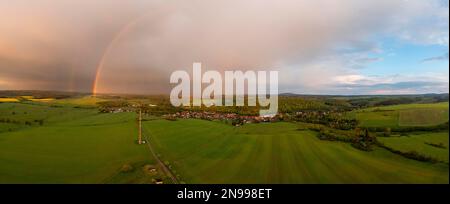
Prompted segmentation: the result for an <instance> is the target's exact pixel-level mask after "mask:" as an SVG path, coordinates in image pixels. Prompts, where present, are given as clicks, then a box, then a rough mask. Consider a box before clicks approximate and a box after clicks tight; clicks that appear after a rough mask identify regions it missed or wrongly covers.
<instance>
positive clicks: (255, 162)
mask: <svg viewBox="0 0 450 204" xmlns="http://www.w3.org/2000/svg"><path fill="white" fill-rule="evenodd" d="M145 127H146V128H145V130H146V131H148V134H150V135H151V136H150V137H151V139H150V140H151V142H153V144H154V145H155V146H156V148H157V149H158V151H159V152H161V156H162V157H163V158H164V159H166V160H167V161H169V162H170V163H172V164H173V166H174V168H175V169H177V172H178V173H179V174H180V175H183V176H182V179H184V180H185V181H186V182H187V183H441V182H442V183H447V182H448V165H441V164H437V165H436V164H428V163H422V162H418V161H413V160H409V159H405V158H402V157H401V156H398V155H395V154H392V153H390V152H388V151H386V150H383V149H376V150H375V151H372V152H363V151H359V150H356V149H354V148H352V147H351V146H350V145H349V144H345V143H339V142H330V141H321V140H319V139H317V137H315V133H314V132H311V131H299V130H297V129H298V128H299V127H298V125H295V124H291V123H274V124H251V125H245V126H243V127H240V128H235V127H230V126H228V125H225V124H222V123H217V122H210V121H201V120H180V121H175V122H174V121H165V120H155V121H148V122H146V123H145ZM447 137H448V135H447ZM447 153H448V150H447ZM417 175H420V176H417Z"/></svg>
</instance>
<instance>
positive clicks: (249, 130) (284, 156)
mask: <svg viewBox="0 0 450 204" xmlns="http://www.w3.org/2000/svg"><path fill="white" fill-rule="evenodd" d="M1 99H2V100H3V101H0V183H155V181H156V180H162V181H164V183H171V180H170V179H169V177H168V175H166V174H165V173H164V171H163V169H162V166H166V167H168V168H169V169H170V171H171V173H172V174H173V175H175V176H176V177H178V180H179V181H180V182H181V183H449V163H448V162H449V156H448V155H449V149H448V148H449V133H448V129H447V130H436V131H417V130H414V131H409V132H392V133H390V134H389V135H388V136H379V137H377V141H378V142H379V143H382V144H383V145H384V146H385V147H388V148H390V149H391V150H395V151H399V152H406V153H408V152H412V151H414V152H416V153H417V154H419V155H424V156H426V157H432V158H435V159H436V160H437V161H438V162H427V161H419V160H415V159H411V158H408V157H405V156H404V155H402V154H399V153H395V152H393V151H390V150H389V149H387V148H383V147H381V146H375V147H374V149H373V150H372V151H363V150H360V149H357V148H355V147H354V146H352V144H351V143H348V142H343V141H328V140H321V139H319V137H318V135H319V133H318V132H317V131H314V130H312V129H311V128H309V127H310V125H312V124H311V123H304V122H295V121H284V122H271V123H251V124H244V125H242V126H239V127H236V126H233V125H232V124H231V122H230V121H228V122H225V121H208V120H199V119H175V120H168V119H165V118H164V117H163V116H161V115H147V116H145V120H144V121H143V134H144V135H145V136H146V137H147V138H148V139H149V140H148V142H149V143H150V145H151V147H153V148H154V150H155V151H156V154H157V158H155V157H153V155H152V154H151V151H150V149H149V147H148V146H147V145H137V144H136V139H137V135H138V124H137V115H136V113H135V112H133V111H131V112H117V113H109V112H108V113H100V111H99V108H98V103H99V102H105V101H111V100H115V99H114V97H109V98H108V97H94V96H76V97H64V98H58V97H52V95H49V94H43V96H42V97H38V98H36V97H33V96H24V95H22V96H19V97H8V98H5V97H4V98H1ZM13 99H15V100H13ZM288 99H289V98H284V99H283V100H288ZM123 100H126V101H128V102H130V103H134V104H136V103H143V102H145V103H150V104H152V105H151V106H150V105H149V106H147V107H150V108H159V107H158V106H159V105H160V104H161V101H158V97H156V98H150V99H146V98H143V97H141V98H132V97H128V98H121V99H120V103H116V104H122V101H123ZM321 100H322V99H315V101H314V104H316V105H317V104H320V103H321ZM303 101H304V100H303V99H302V100H299V99H295V100H294V101H293V103H294V106H291V105H290V104H287V105H286V104H283V105H282V106H283V107H285V109H289V110H291V109H292V110H295V109H298V108H301V107H302V106H303V105H302V104H301V103H303ZM305 103H306V104H307V105H308V103H310V102H308V101H307V102H305ZM153 104H157V105H158V106H157V105H153ZM342 106H344V105H342ZM345 106H346V105H345ZM130 107H131V108H132V107H133V106H129V107H128V108H130ZM167 107H169V106H164V107H161V108H159V109H157V110H158V114H159V113H161V112H164V111H166V108H167ZM318 107H319V106H318ZM320 107H322V108H324V107H325V108H326V107H328V106H320ZM307 108H308V110H309V109H310V106H309V105H308V107H307ZM448 113H449V112H448V102H440V103H423V104H402V105H388V106H377V107H369V108H355V109H353V110H350V111H347V112H345V114H344V115H343V117H346V118H352V119H356V120H357V121H358V126H359V127H360V128H364V127H381V128H389V127H390V128H396V127H397V128H398V127H431V126H435V125H440V124H443V123H445V122H448ZM321 125H322V126H324V125H323V124H321ZM333 131H334V132H336V133H338V134H343V135H344V134H353V132H352V131H353V130H337V129H336V130H333ZM158 159H160V160H161V161H162V162H163V163H164V165H162V166H161V164H160V163H158Z"/></svg>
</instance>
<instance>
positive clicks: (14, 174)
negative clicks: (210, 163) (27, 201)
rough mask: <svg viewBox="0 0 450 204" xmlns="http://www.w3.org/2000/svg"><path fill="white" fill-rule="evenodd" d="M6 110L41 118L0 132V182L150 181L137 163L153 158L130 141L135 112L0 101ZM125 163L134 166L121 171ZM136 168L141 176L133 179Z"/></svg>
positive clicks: (29, 118)
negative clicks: (103, 112)
mask: <svg viewBox="0 0 450 204" xmlns="http://www.w3.org/2000/svg"><path fill="white" fill-rule="evenodd" d="M13 110H14V111H15V112H16V113H15V114H14V115H12V114H11V111H13ZM5 115H9V116H11V118H13V119H14V120H18V121H21V122H23V121H34V120H35V119H42V118H44V119H45V122H44V124H43V125H42V126H41V125H38V124H33V125H31V126H28V125H21V124H20V125H19V124H16V126H19V127H14V128H15V131H11V132H9V131H2V132H1V133H0V149H1V154H0V183H115V182H118V183H129V182H131V183H140V182H144V183H145V182H146V183H151V179H152V175H147V176H145V175H144V173H145V172H144V173H143V170H142V168H143V166H144V165H147V164H154V163H155V161H154V159H153V158H152V157H150V156H149V154H150V153H149V152H148V149H147V148H146V147H145V146H138V145H136V144H135V139H136V135H137V128H136V116H135V114H134V113H117V114H99V113H98V111H97V110H95V109H80V108H74V107H70V106H66V107H50V106H44V105H42V104H39V105H38V104H35V105H33V104H17V103H14V104H0V116H5ZM3 126H5V124H3ZM2 129H5V127H3V128H2ZM125 164H129V165H132V166H133V165H134V166H135V167H134V168H135V169H134V170H133V171H132V172H131V173H128V175H122V174H123V173H121V168H122V167H123V165H125ZM139 174H143V175H144V176H139V180H136V178H134V177H135V176H136V175H139ZM153 176H154V175H153Z"/></svg>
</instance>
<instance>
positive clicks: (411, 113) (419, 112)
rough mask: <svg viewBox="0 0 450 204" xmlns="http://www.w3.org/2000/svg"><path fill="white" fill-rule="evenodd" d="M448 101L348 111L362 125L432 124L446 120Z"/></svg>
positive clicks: (398, 125) (404, 125) (399, 125)
mask: <svg viewBox="0 0 450 204" xmlns="http://www.w3.org/2000/svg"><path fill="white" fill-rule="evenodd" d="M448 105H449V104H448V102H443V103H433V104H402V105H392V106H383V107H372V108H366V109H361V110H355V111H352V112H350V113H348V114H347V115H348V117H349V118H355V119H357V120H358V121H360V126H362V127H407V126H432V125H439V124H442V123H444V122H447V121H448V114H449V112H448V110H449V106H448Z"/></svg>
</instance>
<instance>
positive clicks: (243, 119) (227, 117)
mask: <svg viewBox="0 0 450 204" xmlns="http://www.w3.org/2000/svg"><path fill="white" fill-rule="evenodd" d="M279 117H280V116H279V115H275V116H270V117H269V116H268V117H262V116H250V115H238V114H236V113H217V112H207V111H203V112H196V111H182V112H177V113H174V114H166V115H165V118H166V119H176V118H182V119H190V118H194V119H203V120H221V121H232V122H233V125H235V126H240V125H243V124H245V123H261V122H275V121H278V120H279Z"/></svg>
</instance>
